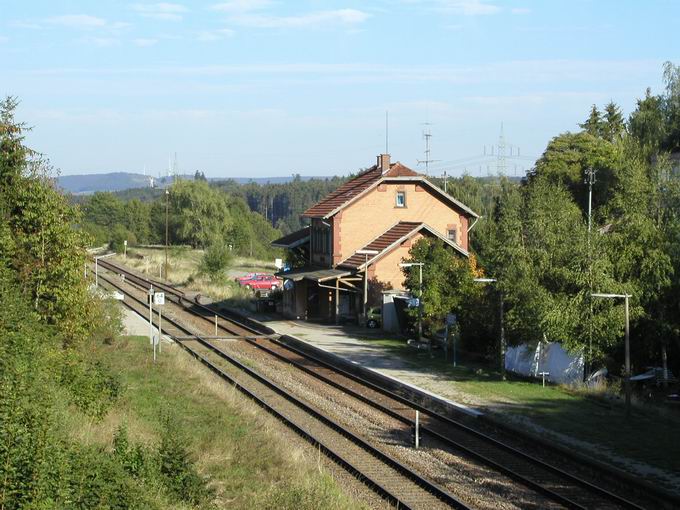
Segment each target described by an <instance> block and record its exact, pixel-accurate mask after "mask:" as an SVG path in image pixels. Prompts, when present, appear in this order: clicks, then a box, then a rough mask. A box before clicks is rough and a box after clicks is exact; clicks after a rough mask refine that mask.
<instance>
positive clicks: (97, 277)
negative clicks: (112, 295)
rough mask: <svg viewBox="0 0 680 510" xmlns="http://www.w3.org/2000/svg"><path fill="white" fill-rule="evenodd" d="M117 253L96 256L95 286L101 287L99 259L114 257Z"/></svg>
mask: <svg viewBox="0 0 680 510" xmlns="http://www.w3.org/2000/svg"><path fill="white" fill-rule="evenodd" d="M114 255H115V253H107V254H106V255H97V256H96V257H95V258H94V286H95V287H99V265H98V264H97V261H98V260H99V259H103V258H106V257H113V256H114Z"/></svg>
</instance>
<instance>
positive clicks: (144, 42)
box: [132, 37, 158, 48]
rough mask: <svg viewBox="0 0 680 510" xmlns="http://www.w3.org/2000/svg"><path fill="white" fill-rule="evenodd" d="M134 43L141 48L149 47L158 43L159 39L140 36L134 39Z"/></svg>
mask: <svg viewBox="0 0 680 510" xmlns="http://www.w3.org/2000/svg"><path fill="white" fill-rule="evenodd" d="M132 43H133V44H134V45H135V46H139V47H140V48H148V47H149V46H154V45H155V44H157V43H158V39H150V38H145V37H140V38H138V39H133V40H132Z"/></svg>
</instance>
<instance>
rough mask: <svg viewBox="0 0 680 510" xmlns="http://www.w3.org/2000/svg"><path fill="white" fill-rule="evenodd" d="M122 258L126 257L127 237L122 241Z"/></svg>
mask: <svg viewBox="0 0 680 510" xmlns="http://www.w3.org/2000/svg"><path fill="white" fill-rule="evenodd" d="M123 258H127V239H125V240H124V241H123Z"/></svg>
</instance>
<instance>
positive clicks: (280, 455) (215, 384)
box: [69, 337, 361, 509]
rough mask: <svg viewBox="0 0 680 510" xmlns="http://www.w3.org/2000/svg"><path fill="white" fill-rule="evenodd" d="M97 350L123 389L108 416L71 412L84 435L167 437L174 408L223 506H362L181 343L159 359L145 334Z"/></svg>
mask: <svg viewBox="0 0 680 510" xmlns="http://www.w3.org/2000/svg"><path fill="white" fill-rule="evenodd" d="M94 356H95V358H99V359H101V360H102V361H106V362H107V364H108V365H109V366H111V368H112V370H114V371H115V372H117V373H118V374H119V375H120V379H121V381H122V385H123V388H124V390H123V394H122V397H121V398H120V399H119V401H118V402H117V403H116V405H115V406H114V408H113V409H112V410H111V411H110V412H109V413H108V414H107V416H106V417H105V418H104V419H103V420H102V421H99V422H97V421H96V420H93V419H89V418H87V417H86V416H85V415H83V414H79V413H72V414H71V416H70V418H69V428H70V429H71V430H72V431H73V432H72V434H73V435H74V436H75V437H77V439H78V440H80V441H82V442H84V443H88V444H100V445H104V446H106V447H112V445H111V441H112V438H113V436H114V433H115V431H116V430H117V429H118V428H119V427H120V426H121V425H123V426H125V428H126V431H127V435H128V437H129V440H130V443H134V444H140V445H142V446H143V447H151V446H154V445H158V444H161V442H162V440H163V434H164V430H165V429H164V425H163V424H164V420H165V417H166V416H168V415H171V416H172V417H173V422H174V426H175V427H177V428H178V432H179V433H180V436H181V437H184V438H186V444H187V448H188V451H189V452H190V457H191V460H192V462H195V464H196V466H197V468H198V470H199V472H200V475H201V476H204V477H208V479H209V480H210V483H209V486H210V488H211V490H212V491H213V494H214V504H215V506H217V507H218V508H230V509H231V508H235V509H239V508H244V509H245V508H291V509H292V508H303V509H304V508H309V509H312V508H330V509H352V508H361V506H360V505H359V504H357V503H355V502H353V501H351V500H350V499H349V498H347V497H346V496H344V495H343V493H342V492H341V491H340V489H339V488H338V486H337V484H336V483H335V482H334V481H333V479H332V478H331V477H330V476H329V475H328V474H327V473H326V472H325V471H324V470H323V469H321V468H320V467H319V466H317V463H316V458H307V454H306V453H305V450H303V449H302V448H298V447H296V446H291V444H290V442H289V441H287V440H286V439H285V438H282V437H279V436H278V435H277V430H279V429H278V426H276V425H274V419H273V418H270V417H269V416H266V415H264V412H263V411H262V410H261V409H260V408H259V407H257V406H255V404H253V403H251V402H249V401H247V400H245V399H244V398H243V397H242V396H241V395H240V394H238V393H237V392H236V390H234V389H233V388H231V387H230V386H228V385H226V384H225V383H224V382H222V381H221V380H219V379H217V378H216V377H215V376H214V375H213V374H211V373H209V372H208V371H207V369H205V368H204V367H203V366H202V365H200V363H198V362H197V361H195V360H193V359H192V358H190V357H189V356H188V355H187V354H186V353H184V352H183V351H181V349H180V348H179V347H178V346H174V345H171V346H165V345H164V346H163V352H162V354H161V355H160V357H159V361H158V363H156V364H155V365H154V364H153V362H152V359H151V355H150V348H149V345H148V339H147V338H145V337H126V338H125V339H123V340H122V341H120V342H118V343H116V344H114V345H111V346H106V345H101V346H99V347H97V349H96V350H95V352H94Z"/></svg>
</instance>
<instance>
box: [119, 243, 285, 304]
mask: <svg viewBox="0 0 680 510" xmlns="http://www.w3.org/2000/svg"><path fill="white" fill-rule="evenodd" d="M202 257H203V250H194V249H190V248H180V247H171V248H170V249H169V250H168V266H169V268H168V281H170V283H172V284H174V285H180V286H182V287H184V288H186V289H188V290H193V291H195V292H199V293H201V294H203V295H206V296H210V297H211V298H213V299H214V300H216V301H227V302H229V304H230V305H233V306H242V305H243V303H245V302H246V301H248V300H249V299H250V298H252V294H251V293H250V292H249V291H248V290H246V289H243V288H241V287H240V286H239V285H238V284H236V282H234V278H233V277H232V276H229V275H227V276H223V277H211V276H209V275H205V274H201V271H200V264H201V259H202ZM113 260H114V261H115V262H117V263H119V264H124V265H126V266H128V267H131V268H133V269H136V270H137V271H139V272H141V273H144V274H147V275H149V276H152V277H155V278H158V277H160V276H161V274H162V267H163V264H164V263H165V250H164V249H163V248H134V249H130V250H128V257H127V258H124V257H123V256H122V255H120V254H119V255H116V256H115V257H113ZM275 270H276V268H275V267H274V264H273V262H267V261H263V260H256V259H249V258H246V257H234V259H233V260H232V262H231V265H230V266H229V268H228V273H229V274H234V273H243V274H245V273H249V272H263V273H265V272H270V273H271V272H273V271H275Z"/></svg>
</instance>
